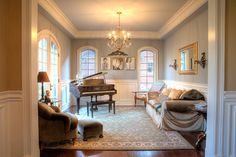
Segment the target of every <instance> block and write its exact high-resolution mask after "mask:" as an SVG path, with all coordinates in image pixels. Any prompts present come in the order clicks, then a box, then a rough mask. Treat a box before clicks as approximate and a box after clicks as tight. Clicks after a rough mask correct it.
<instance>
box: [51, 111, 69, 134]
mask: <svg viewBox="0 0 236 157" xmlns="http://www.w3.org/2000/svg"><path fill="white" fill-rule="evenodd" d="M51 120H54V121H62V122H63V124H64V133H66V132H68V131H69V130H70V125H71V119H70V117H69V116H68V115H67V114H66V113H62V112H60V113H54V114H52V117H51Z"/></svg>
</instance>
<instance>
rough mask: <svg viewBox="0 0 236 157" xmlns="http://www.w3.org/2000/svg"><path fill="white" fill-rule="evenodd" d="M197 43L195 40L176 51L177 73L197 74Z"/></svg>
mask: <svg viewBox="0 0 236 157" xmlns="http://www.w3.org/2000/svg"><path fill="white" fill-rule="evenodd" d="M197 47H198V44H197V42H195V43H193V44H190V45H187V46H185V47H182V48H180V49H179V52H178V73H179V74H192V75H194V74H197V64H195V60H197V59H198V56H197V54H198V49H197Z"/></svg>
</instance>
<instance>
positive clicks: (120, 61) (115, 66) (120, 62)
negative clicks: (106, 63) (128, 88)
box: [111, 57, 125, 70]
mask: <svg viewBox="0 0 236 157" xmlns="http://www.w3.org/2000/svg"><path fill="white" fill-rule="evenodd" d="M124 60H125V58H124V57H112V63H111V65H112V70H124Z"/></svg>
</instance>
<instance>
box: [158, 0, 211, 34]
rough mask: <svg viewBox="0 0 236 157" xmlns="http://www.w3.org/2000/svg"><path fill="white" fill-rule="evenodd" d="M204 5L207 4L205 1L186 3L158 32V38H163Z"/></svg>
mask: <svg viewBox="0 0 236 157" xmlns="http://www.w3.org/2000/svg"><path fill="white" fill-rule="evenodd" d="M205 3H207V0H189V1H187V2H186V3H185V4H184V5H183V6H182V7H181V8H180V9H179V10H178V11H177V12H176V13H175V14H174V15H173V16H172V17H171V18H170V19H169V20H168V21H167V22H166V24H164V25H163V26H162V28H161V29H160V30H159V35H160V38H164V37H165V36H166V35H167V34H168V33H169V32H171V31H172V30H173V29H174V28H175V27H177V26H178V25H179V24H181V23H182V22H183V21H184V20H186V19H187V18H188V17H189V16H191V15H192V14H193V13H194V12H195V11H197V10H198V9H199V8H200V7H202V6H203V5H204V4H205Z"/></svg>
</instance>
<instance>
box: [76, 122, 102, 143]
mask: <svg viewBox="0 0 236 157" xmlns="http://www.w3.org/2000/svg"><path fill="white" fill-rule="evenodd" d="M78 133H79V134H80V135H81V136H82V137H83V140H84V141H87V139H88V138H90V137H99V138H102V137H103V125H102V123H100V122H98V121H95V120H91V119H88V120H79V122H78Z"/></svg>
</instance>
